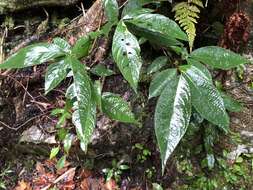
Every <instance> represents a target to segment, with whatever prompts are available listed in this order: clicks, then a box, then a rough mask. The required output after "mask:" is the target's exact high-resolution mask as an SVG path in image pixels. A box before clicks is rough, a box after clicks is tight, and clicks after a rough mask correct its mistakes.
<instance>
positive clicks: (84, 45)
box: [71, 36, 92, 59]
mask: <svg viewBox="0 0 253 190" xmlns="http://www.w3.org/2000/svg"><path fill="white" fill-rule="evenodd" d="M91 46H92V40H91V38H90V36H84V37H81V38H79V39H78V40H77V42H76V44H75V45H74V47H73V48H72V50H71V53H72V54H73V55H75V56H76V58H77V59H79V58H82V57H86V56H87V55H88V54H89V51H90V48H91Z"/></svg>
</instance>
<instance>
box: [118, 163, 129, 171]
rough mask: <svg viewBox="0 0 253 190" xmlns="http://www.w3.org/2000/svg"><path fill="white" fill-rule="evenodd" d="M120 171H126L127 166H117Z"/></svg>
mask: <svg viewBox="0 0 253 190" xmlns="http://www.w3.org/2000/svg"><path fill="white" fill-rule="evenodd" d="M118 168H119V169H120V170H128V169H129V166H128V165H124V164H123V165H119V167H118Z"/></svg>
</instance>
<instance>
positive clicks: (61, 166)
mask: <svg viewBox="0 0 253 190" xmlns="http://www.w3.org/2000/svg"><path fill="white" fill-rule="evenodd" d="M65 162H66V155H64V156H62V157H61V158H60V160H58V162H57V164H56V168H57V169H58V170H60V169H62V168H63V167H64V165H65Z"/></svg>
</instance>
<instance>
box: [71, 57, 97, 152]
mask: <svg viewBox="0 0 253 190" xmlns="http://www.w3.org/2000/svg"><path fill="white" fill-rule="evenodd" d="M70 62H71V67H72V71H73V78H74V82H73V87H72V89H71V90H72V92H71V94H72V95H73V96H75V98H76V102H74V110H75V111H74V112H73V114H72V122H73V124H74V125H75V127H76V132H77V136H78V138H79V139H80V145H81V149H82V150H83V151H85V152H86V151H87V146H88V143H89V142H90V138H91V136H92V133H93V130H94V128H95V118H96V104H95V101H94V99H93V98H92V96H91V94H92V92H91V85H90V78H89V77H88V75H87V73H86V70H85V66H84V65H83V64H82V63H81V62H79V61H78V60H77V59H75V58H71V59H70Z"/></svg>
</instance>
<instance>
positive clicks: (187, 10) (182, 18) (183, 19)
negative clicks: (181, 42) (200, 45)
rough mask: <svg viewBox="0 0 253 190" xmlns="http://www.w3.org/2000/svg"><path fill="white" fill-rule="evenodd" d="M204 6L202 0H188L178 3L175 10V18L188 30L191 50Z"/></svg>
mask: <svg viewBox="0 0 253 190" xmlns="http://www.w3.org/2000/svg"><path fill="white" fill-rule="evenodd" d="M199 7H201V8H204V5H203V3H202V1H201V0H187V2H180V3H177V4H176V5H175V6H174V8H173V10H172V11H173V12H175V20H176V21H178V23H179V25H180V26H181V27H182V28H183V29H184V30H185V31H186V33H187V36H188V40H189V47H190V52H191V51H192V48H193V43H194V40H195V36H196V26H195V24H197V23H198V22H197V19H198V18H199V13H200V9H199Z"/></svg>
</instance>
